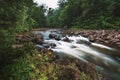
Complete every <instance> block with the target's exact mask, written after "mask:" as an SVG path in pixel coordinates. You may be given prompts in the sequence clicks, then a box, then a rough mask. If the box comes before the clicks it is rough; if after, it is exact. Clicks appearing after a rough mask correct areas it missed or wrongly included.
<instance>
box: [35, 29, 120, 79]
mask: <svg viewBox="0 0 120 80" xmlns="http://www.w3.org/2000/svg"><path fill="white" fill-rule="evenodd" d="M34 33H35V34H41V35H43V37H44V44H47V45H49V47H48V48H49V49H51V50H52V51H53V52H54V53H56V54H57V55H59V57H60V58H63V56H64V55H69V56H74V57H76V58H78V59H80V60H82V61H84V62H86V63H87V62H91V63H94V64H96V66H99V67H100V68H102V69H103V71H104V74H106V75H109V76H110V77H112V78H113V79H114V80H120V58H119V57H117V56H114V54H116V55H117V54H119V53H120V51H119V50H117V49H115V48H111V47H109V46H105V45H103V44H98V43H92V42H90V41H89V39H88V38H85V37H82V36H80V35H78V36H68V35H67V36H64V37H62V35H61V34H60V31H58V30H47V31H36V32H34ZM50 34H55V35H57V36H59V37H60V39H61V40H55V39H54V38H53V39H49V35H50ZM44 44H42V45H39V44H38V45H36V46H37V47H39V48H44ZM53 44H54V45H53Z"/></svg>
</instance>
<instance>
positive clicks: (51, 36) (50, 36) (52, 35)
mask: <svg viewBox="0 0 120 80" xmlns="http://www.w3.org/2000/svg"><path fill="white" fill-rule="evenodd" d="M56 37H57V35H56V34H52V33H51V34H49V38H50V39H52V38H56Z"/></svg>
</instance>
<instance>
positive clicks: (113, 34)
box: [62, 30, 120, 49]
mask: <svg viewBox="0 0 120 80" xmlns="http://www.w3.org/2000/svg"><path fill="white" fill-rule="evenodd" d="M62 33H63V34H70V35H81V36H84V37H87V38H88V39H89V40H90V41H91V42H96V43H101V44H106V45H108V46H111V47H113V48H114V47H115V48H118V49H120V30H63V31H62Z"/></svg>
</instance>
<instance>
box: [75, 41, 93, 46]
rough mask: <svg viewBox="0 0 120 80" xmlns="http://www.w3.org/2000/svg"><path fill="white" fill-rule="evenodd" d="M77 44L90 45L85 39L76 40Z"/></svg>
mask: <svg viewBox="0 0 120 80" xmlns="http://www.w3.org/2000/svg"><path fill="white" fill-rule="evenodd" d="M77 43H78V44H87V45H90V44H91V43H90V42H89V41H85V40H80V41H77Z"/></svg>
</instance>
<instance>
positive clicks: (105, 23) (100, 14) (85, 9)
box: [48, 0, 120, 29]
mask: <svg viewBox="0 0 120 80" xmlns="http://www.w3.org/2000/svg"><path fill="white" fill-rule="evenodd" d="M55 11H57V12H56V13H57V14H58V15H57V17H58V20H57V21H56V22H59V24H58V26H65V25H68V26H69V27H74V28H75V27H77V28H82V29H119V26H120V16H119V15H120V1H119V0H97V1H96V0H60V1H59V8H58V9H57V10H55ZM48 15H49V13H48ZM55 16H56V14H55V13H54V15H52V16H51V21H53V20H54V19H56V17H55ZM54 24H55V22H54V23H53V24H51V25H54ZM56 27H57V26H56Z"/></svg>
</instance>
